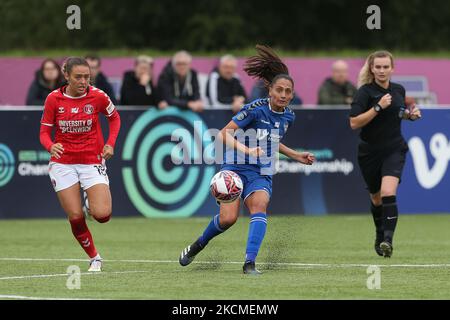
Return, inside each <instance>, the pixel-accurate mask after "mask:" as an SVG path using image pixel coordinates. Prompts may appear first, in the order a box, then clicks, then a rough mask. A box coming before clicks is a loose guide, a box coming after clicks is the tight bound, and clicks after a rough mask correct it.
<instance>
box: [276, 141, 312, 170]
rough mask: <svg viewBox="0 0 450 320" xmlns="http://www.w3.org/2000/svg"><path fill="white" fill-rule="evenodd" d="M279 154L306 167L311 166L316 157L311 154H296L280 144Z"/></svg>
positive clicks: (296, 152)
mask: <svg viewBox="0 0 450 320" xmlns="http://www.w3.org/2000/svg"><path fill="white" fill-rule="evenodd" d="M279 152H280V153H282V154H284V155H285V156H286V157H289V158H291V159H292V160H296V161H298V162H300V163H304V164H307V165H311V164H313V162H314V161H316V157H315V156H314V154H312V153H311V152H298V151H295V150H294V149H291V148H289V147H288V146H285V145H284V144H282V143H280V149H279Z"/></svg>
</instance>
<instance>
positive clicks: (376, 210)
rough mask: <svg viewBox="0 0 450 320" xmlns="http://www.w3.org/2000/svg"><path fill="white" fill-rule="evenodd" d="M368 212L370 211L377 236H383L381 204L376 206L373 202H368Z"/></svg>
mask: <svg viewBox="0 0 450 320" xmlns="http://www.w3.org/2000/svg"><path fill="white" fill-rule="evenodd" d="M370 212H372V217H373V223H374V224H375V229H376V232H377V238H378V237H379V236H380V235H381V238H383V232H384V228H383V206H382V205H381V206H376V205H374V204H373V202H372V201H371V202H370Z"/></svg>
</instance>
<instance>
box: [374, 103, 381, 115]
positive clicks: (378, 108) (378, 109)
mask: <svg viewBox="0 0 450 320" xmlns="http://www.w3.org/2000/svg"><path fill="white" fill-rule="evenodd" d="M373 108H374V109H375V111H376V112H377V113H380V112H381V110H383V108H381V106H380V105H379V104H378V103H377V104H376V105H374V106H373Z"/></svg>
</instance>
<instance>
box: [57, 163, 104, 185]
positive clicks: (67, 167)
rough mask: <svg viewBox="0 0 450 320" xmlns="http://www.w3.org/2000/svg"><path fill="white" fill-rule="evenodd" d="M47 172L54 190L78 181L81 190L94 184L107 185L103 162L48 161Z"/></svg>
mask: <svg viewBox="0 0 450 320" xmlns="http://www.w3.org/2000/svg"><path fill="white" fill-rule="evenodd" d="M48 174H49V176H50V180H51V181H52V185H53V188H54V189H55V191H56V192H58V191H61V190H64V189H67V188H69V187H71V186H73V185H74V184H76V183H80V185H81V188H83V190H86V189H89V188H90V187H92V186H93V185H96V184H100V183H103V184H106V185H109V179H108V175H107V174H106V166H105V165H103V164H62V163H57V162H50V163H49V165H48Z"/></svg>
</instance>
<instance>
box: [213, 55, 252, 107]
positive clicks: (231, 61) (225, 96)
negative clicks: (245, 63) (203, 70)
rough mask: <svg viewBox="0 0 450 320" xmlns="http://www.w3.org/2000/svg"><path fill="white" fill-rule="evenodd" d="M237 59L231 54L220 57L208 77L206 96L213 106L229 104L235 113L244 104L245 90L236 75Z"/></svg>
mask: <svg viewBox="0 0 450 320" xmlns="http://www.w3.org/2000/svg"><path fill="white" fill-rule="evenodd" d="M236 69H237V59H236V58H235V57H233V56H232V55H225V56H223V57H222V58H220V62H219V66H218V67H217V68H215V69H214V70H213V71H212V72H211V74H210V75H209V78H208V83H207V85H206V96H207V97H208V99H209V103H210V105H211V106H213V107H223V106H225V105H227V106H230V105H231V110H233V112H234V113H237V112H238V111H239V110H240V109H241V108H242V106H243V105H244V104H245V99H246V95H245V90H244V88H243V87H242V84H241V81H240V80H239V78H238V77H237V75H236Z"/></svg>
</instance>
